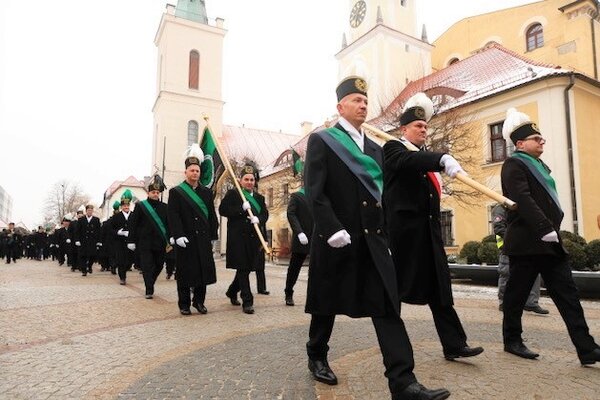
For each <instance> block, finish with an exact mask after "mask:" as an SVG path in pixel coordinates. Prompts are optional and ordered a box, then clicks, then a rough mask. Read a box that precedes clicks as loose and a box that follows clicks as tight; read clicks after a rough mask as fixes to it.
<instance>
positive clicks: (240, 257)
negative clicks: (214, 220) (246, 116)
mask: <svg viewBox="0 0 600 400" xmlns="http://www.w3.org/2000/svg"><path fill="white" fill-rule="evenodd" d="M255 174H256V169H255V168H254V167H253V166H251V165H246V166H244V167H243V168H242V171H241V172H240V186H241V187H242V191H243V193H244V196H245V198H246V200H245V201H242V199H241V198H240V194H239V192H238V191H237V189H230V190H229V191H228V192H227V193H226V194H225V196H224V197H223V200H222V201H221V204H220V205H219V214H221V216H223V217H226V218H227V264H226V265H227V268H231V269H235V270H236V273H235V277H234V278H233V281H232V282H231V285H229V288H228V289H227V292H226V293H225V294H226V295H227V297H229V300H230V301H231V304H233V305H239V304H240V303H239V301H238V299H237V293H238V292H240V294H241V297H242V311H243V312H245V313H246V314H253V313H254V297H253V296H252V291H251V290H250V279H249V276H250V272H251V271H253V270H255V269H256V266H257V264H258V263H259V262H261V260H259V257H263V258H264V255H263V252H262V245H261V242H260V239H259V237H258V234H257V233H256V230H255V229H254V226H253V225H254V224H259V226H260V224H263V225H264V224H265V223H266V221H267V219H268V218H269V212H268V211H267V206H266V204H265V198H264V197H263V196H262V195H260V194H259V193H258V192H255V191H254V184H255ZM250 208H251V209H252V213H253V215H254V216H253V217H252V218H250V216H249V215H248V212H247V210H248V209H250Z"/></svg>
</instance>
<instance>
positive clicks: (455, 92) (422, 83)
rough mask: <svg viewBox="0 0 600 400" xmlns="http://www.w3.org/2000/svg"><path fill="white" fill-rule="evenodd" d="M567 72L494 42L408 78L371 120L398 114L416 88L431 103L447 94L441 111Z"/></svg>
mask: <svg viewBox="0 0 600 400" xmlns="http://www.w3.org/2000/svg"><path fill="white" fill-rule="evenodd" d="M570 72H571V71H570V70H567V69H563V68H560V67H557V66H553V65H550V64H545V63H541V62H537V61H534V60H530V59H528V58H526V57H523V56H521V55H519V54H517V53H515V52H513V51H511V50H509V49H507V48H505V47H502V46H501V45H499V44H497V43H494V44H492V45H490V46H489V47H488V48H486V49H485V50H483V51H481V52H479V53H477V54H474V55H472V56H471V57H469V58H466V59H464V60H461V61H458V62H456V63H454V64H452V65H450V66H448V67H446V68H444V69H442V70H440V71H437V72H434V73H433V74H430V75H427V76H425V77H423V78H421V79H418V80H416V81H413V82H410V83H409V84H408V85H407V86H406V87H405V88H404V90H402V92H401V93H400V95H398V97H396V98H395V99H394V101H392V103H391V104H390V105H389V106H388V107H387V109H386V110H385V112H384V113H383V114H382V115H380V116H379V117H377V118H375V119H374V120H372V121H370V123H373V124H378V123H379V124H382V123H383V124H384V123H385V115H393V114H397V113H398V110H399V109H400V108H401V107H402V106H403V105H404V103H405V102H406V100H408V99H409V98H410V97H411V96H413V95H414V94H415V93H417V92H425V93H426V94H428V95H429V96H430V97H432V99H433V100H434V103H435V95H440V94H446V95H447V96H449V98H450V100H449V101H448V102H446V103H445V104H443V105H441V106H440V107H439V109H438V113H441V112H444V111H447V110H449V109H452V108H455V107H458V106H461V105H465V104H468V103H472V102H474V101H476V100H480V99H482V98H484V97H487V96H490V95H492V94H496V93H500V92H503V91H505V90H508V89H511V88H514V87H517V86H520V85H523V84H526V83H530V82H533V81H536V80H539V79H542V78H545V77H548V76H551V75H563V74H568V73H570Z"/></svg>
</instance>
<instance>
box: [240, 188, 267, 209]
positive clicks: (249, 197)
mask: <svg viewBox="0 0 600 400" xmlns="http://www.w3.org/2000/svg"><path fill="white" fill-rule="evenodd" d="M242 192H243V193H244V197H245V198H246V200H248V202H249V203H250V204H251V205H252V206H253V207H254V208H255V210H256V213H257V214H260V212H261V211H262V207H261V206H260V204H258V201H256V199H255V198H254V196H252V194H251V193H250V192H249V191H247V190H246V189H242Z"/></svg>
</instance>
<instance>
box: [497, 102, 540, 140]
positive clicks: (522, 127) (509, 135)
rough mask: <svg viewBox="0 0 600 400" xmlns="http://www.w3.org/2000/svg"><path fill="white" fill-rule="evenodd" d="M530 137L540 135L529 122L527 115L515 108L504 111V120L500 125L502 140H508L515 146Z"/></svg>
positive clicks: (535, 127)
mask: <svg viewBox="0 0 600 400" xmlns="http://www.w3.org/2000/svg"><path fill="white" fill-rule="evenodd" d="M531 135H541V133H540V130H539V129H538V127H537V125H536V124H534V123H533V122H531V118H529V116H528V115H527V114H525V113H522V112H519V111H517V109H516V108H509V109H508V110H507V111H506V119H505V120H504V124H503V125H502V136H504V139H505V140H509V139H510V140H512V142H513V143H514V144H517V141H519V140H523V139H525V138H526V137H527V136H531Z"/></svg>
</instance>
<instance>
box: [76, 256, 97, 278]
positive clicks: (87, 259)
mask: <svg viewBox="0 0 600 400" xmlns="http://www.w3.org/2000/svg"><path fill="white" fill-rule="evenodd" d="M78 261H79V270H80V271H81V272H86V273H87V272H88V271H90V270H91V269H92V264H94V256H84V255H82V254H80V255H79V257H78Z"/></svg>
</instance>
